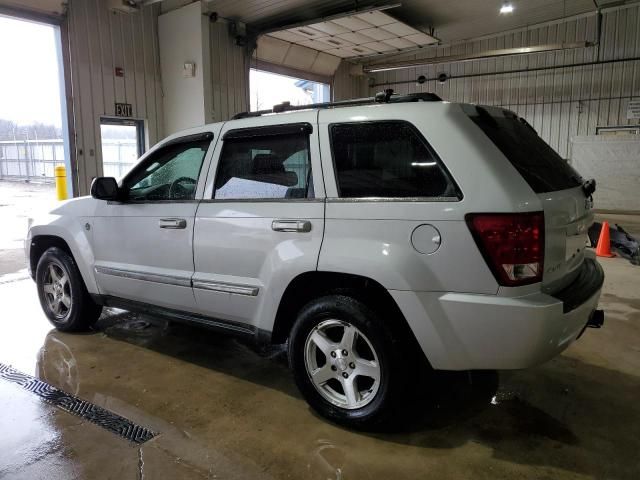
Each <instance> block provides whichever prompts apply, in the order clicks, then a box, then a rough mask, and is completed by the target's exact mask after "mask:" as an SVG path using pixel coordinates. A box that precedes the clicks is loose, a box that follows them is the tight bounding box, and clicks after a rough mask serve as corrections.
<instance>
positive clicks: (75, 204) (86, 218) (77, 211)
mask: <svg viewBox="0 0 640 480" xmlns="http://www.w3.org/2000/svg"><path fill="white" fill-rule="evenodd" d="M94 209H95V204H94V202H93V199H91V198H88V197H87V198H78V199H74V200H71V201H69V202H64V203H63V204H61V205H59V206H58V207H56V208H55V209H54V210H52V211H51V212H50V213H48V214H46V215H43V216H40V217H37V218H35V219H33V220H31V226H30V228H29V232H28V234H27V241H26V243H25V250H26V254H27V259H29V258H30V251H31V246H32V244H33V242H34V240H35V239H36V238H37V237H38V236H42V235H48V236H53V237H57V238H60V239H62V240H63V241H64V242H65V243H66V244H67V245H68V246H69V249H70V250H71V254H72V255H73V258H74V259H75V261H76V264H77V265H78V270H80V274H81V275H82V279H83V280H84V283H85V285H86V287H87V290H88V291H89V293H94V294H98V293H100V292H99V289H98V286H97V284H96V279H95V275H94V273H93V265H94V263H95V258H94V255H93V248H92V238H91V235H92V232H93V229H92V223H93V211H94ZM87 225H88V228H87Z"/></svg>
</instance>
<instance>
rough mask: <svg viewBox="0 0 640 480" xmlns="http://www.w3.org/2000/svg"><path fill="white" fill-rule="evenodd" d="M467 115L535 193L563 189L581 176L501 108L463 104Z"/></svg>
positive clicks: (520, 121) (516, 117) (535, 134)
mask: <svg viewBox="0 0 640 480" xmlns="http://www.w3.org/2000/svg"><path fill="white" fill-rule="evenodd" d="M463 108H464V110H465V112H466V113H467V115H468V116H469V117H470V118H471V120H473V122H474V123H475V124H476V125H477V126H478V127H480V129H481V130H482V131H483V132H484V133H485V134H486V135H487V137H489V139H490V140H491V141H492V142H493V143H494V144H495V146H496V147H498V148H499V149H500V151H501V152H502V153H503V154H504V156H505V157H507V159H508V160H509V161H510V162H511V164H512V165H513V166H514V167H515V168H516V169H517V170H518V172H520V175H522V178H524V179H525V181H526V182H527V183H528V184H529V186H530V187H531V188H532V189H533V191H534V192H536V193H546V192H555V191H557V190H566V189H568V188H574V187H577V186H579V185H581V184H582V177H581V176H580V174H579V173H578V172H576V171H575V170H574V169H573V168H572V167H571V165H569V163H567V161H566V160H564V159H563V158H562V157H561V156H560V155H558V154H557V153H556V151H555V150H554V149H553V148H551V147H550V146H549V145H547V143H546V142H545V141H544V140H542V138H540V137H539V136H538V134H537V133H536V131H535V130H534V129H533V127H531V125H529V124H528V123H527V122H526V121H525V120H524V119H522V118H519V117H518V116H517V115H516V114H514V113H513V112H510V111H508V110H503V109H501V108H490V107H479V106H473V105H465V106H464V107H463Z"/></svg>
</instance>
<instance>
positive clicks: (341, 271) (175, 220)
mask: <svg viewBox="0 0 640 480" xmlns="http://www.w3.org/2000/svg"><path fill="white" fill-rule="evenodd" d="M275 112H280V113H277V114H274V113H275ZM237 117H238V118H236V119H234V120H231V121H227V122H222V123H216V124H212V125H206V126H204V127H200V128H195V129H192V130H189V131H186V132H182V133H179V134H175V135H172V136H171V137H169V138H167V139H166V140H164V141H163V142H160V143H159V144H158V145H156V146H155V147H153V148H152V149H151V150H150V151H149V152H147V153H146V154H145V155H144V156H143V157H142V158H141V159H140V161H139V162H138V163H137V164H136V165H135V166H134V167H133V168H132V169H131V170H130V171H129V172H128V173H127V174H126V175H125V176H124V177H123V178H122V179H120V180H119V181H116V180H115V179H113V178H96V179H95V180H94V182H93V185H92V189H91V194H92V196H91V197H86V198H77V199H73V200H70V201H68V202H65V203H63V204H61V205H60V206H58V207H57V208H55V209H54V210H53V211H52V212H51V213H50V214H49V215H48V216H47V217H45V218H41V219H38V220H36V221H34V222H33V223H32V225H31V227H30V230H29V235H28V240H27V243H26V250H27V252H26V253H27V258H28V259H29V264H30V268H31V271H32V276H33V277H34V279H35V280H36V282H37V286H38V293H39V297H40V302H41V304H42V307H43V309H44V311H45V313H46V315H47V317H48V318H49V319H50V320H51V322H52V323H53V324H54V325H55V326H56V328H58V329H59V330H63V331H77V330H84V329H87V328H89V327H91V326H92V325H93V323H94V322H95V321H96V320H97V319H98V317H99V315H100V312H101V309H102V306H104V305H107V306H115V307H120V308H125V309H129V310H134V311H144V312H149V313H152V314H158V315H163V316H165V317H168V318H170V319H173V320H177V321H185V322H192V323H196V324H198V325H202V326H206V327H210V328H216V329H220V330H223V331H227V332H230V333H232V334H235V335H240V336H245V337H250V338H251V339H254V340H255V341H256V342H259V343H276V344H283V343H286V342H288V352H289V359H290V364H291V368H292V369H293V373H294V376H295V380H296V383H297V385H298V387H299V388H300V391H301V392H302V394H303V395H304V397H305V398H306V399H307V401H308V402H309V404H310V405H311V406H312V407H313V408H315V409H316V410H317V411H318V412H320V413H321V414H322V415H324V416H326V417H328V418H330V419H331V420H333V421H336V422H339V423H343V424H347V425H350V426H354V427H371V426H372V425H378V424H380V423H383V422H386V421H388V420H390V419H392V418H393V415H394V411H395V410H396V409H397V408H398V407H401V406H402V405H401V402H402V400H403V398H405V396H404V393H405V390H406V389H407V388H411V387H412V384H411V380H412V378H411V375H412V373H411V370H412V369H411V368H409V369H408V368H406V365H413V363H410V362H414V361H415V360H420V359H424V360H426V362H428V365H429V366H430V367H431V368H433V369H436V370H472V369H519V368H526V367H531V366H533V365H536V364H539V363H541V362H544V361H546V360H549V359H550V358H552V357H554V356H555V355H558V354H559V353H560V352H562V351H563V350H564V349H565V348H567V346H568V345H569V344H570V343H571V342H573V341H574V340H575V339H576V338H577V337H579V336H580V335H581V334H582V332H583V330H584V329H585V327H586V326H588V325H591V326H600V325H601V324H602V321H603V313H602V311H600V310H596V308H597V304H598V299H599V297H600V290H601V287H602V283H603V280H604V275H603V272H602V269H601V267H600V266H599V264H598V263H597V262H596V261H595V259H594V257H593V256H592V255H590V254H589V253H588V252H586V251H585V240H586V231H587V228H588V227H589V225H590V224H591V223H592V218H593V215H592V212H591V208H592V202H591V193H592V192H593V189H594V188H595V186H594V183H593V182H583V180H582V179H581V178H580V176H579V175H578V174H577V173H576V172H575V171H574V170H573V169H572V168H571V167H570V166H569V165H568V164H567V163H566V162H565V161H564V160H563V159H562V158H560V157H559V156H558V155H557V154H556V153H555V152H554V151H553V150H552V149H551V148H550V147H549V146H548V145H547V144H546V143H545V142H544V141H542V140H541V139H540V137H539V136H538V135H537V134H536V132H535V131H534V130H533V129H532V128H531V126H529V125H528V124H527V123H526V121H524V120H523V119H521V118H519V117H518V116H517V115H515V114H514V113H513V112H510V111H507V110H503V109H501V108H495V107H484V106H476V105H466V104H454V103H448V102H443V101H440V100H439V99H438V98H437V97H435V96H433V95H430V94H417V95H408V96H394V95H390V94H389V92H387V93H386V94H384V95H380V96H378V97H376V98H375V99H362V100H352V101H348V102H342V103H341V104H323V105H314V106H305V107H291V106H288V105H281V106H277V107H274V110H273V111H269V112H256V113H248V114H241V115H239V116H237Z"/></svg>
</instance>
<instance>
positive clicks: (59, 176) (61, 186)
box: [54, 165, 67, 200]
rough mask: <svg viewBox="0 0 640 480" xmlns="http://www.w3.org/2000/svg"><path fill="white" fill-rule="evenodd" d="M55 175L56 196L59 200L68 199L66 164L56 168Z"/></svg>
mask: <svg viewBox="0 0 640 480" xmlns="http://www.w3.org/2000/svg"><path fill="white" fill-rule="evenodd" d="M54 176H55V178H56V197H58V200H66V199H67V171H66V169H65V168H64V165H58V166H57V167H56V168H54Z"/></svg>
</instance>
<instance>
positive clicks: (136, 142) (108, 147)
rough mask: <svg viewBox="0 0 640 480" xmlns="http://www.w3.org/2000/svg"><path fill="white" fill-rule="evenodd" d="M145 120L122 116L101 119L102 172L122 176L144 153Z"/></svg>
mask: <svg viewBox="0 0 640 480" xmlns="http://www.w3.org/2000/svg"><path fill="white" fill-rule="evenodd" d="M144 138H145V137H144V122H143V121H142V120H129V119H122V118H108V117H103V118H101V119H100V141H101V142H102V174H103V176H105V177H116V178H120V177H122V176H123V175H124V174H125V173H127V171H128V170H129V169H130V168H131V167H132V166H133V165H134V164H135V163H136V162H137V161H138V158H139V157H140V156H141V155H142V154H143V153H144V150H145V148H144V147H145V142H144Z"/></svg>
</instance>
